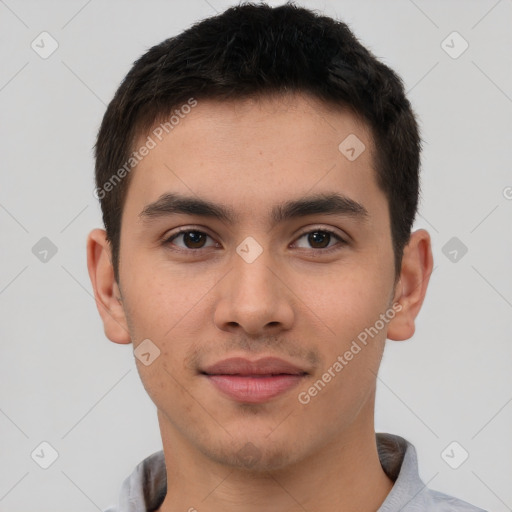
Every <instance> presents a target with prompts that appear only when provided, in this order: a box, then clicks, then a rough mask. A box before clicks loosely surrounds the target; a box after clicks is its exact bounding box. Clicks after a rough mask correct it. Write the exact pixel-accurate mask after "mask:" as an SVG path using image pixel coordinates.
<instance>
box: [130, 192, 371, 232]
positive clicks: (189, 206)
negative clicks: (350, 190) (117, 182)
mask: <svg viewBox="0 0 512 512" xmlns="http://www.w3.org/2000/svg"><path fill="white" fill-rule="evenodd" d="M173 214H185V215H196V216H199V217H206V218H215V219H218V220H220V221H223V222H226V223H228V224H233V223H234V222H236V220H237V219H238V218H239V216H238V215H237V214H236V213H235V212H234V210H233V209H232V208H230V207H227V206H225V205H220V204H215V203H213V202H211V201H207V200H205V199H200V198H197V197H191V196H184V195H181V194H177V193H166V194H163V195H161V196H160V197H159V198H158V199H157V200H156V201H155V202H153V203H150V204H148V205H146V206H145V207H144V209H143V210H142V211H141V212H140V214H139V217H140V218H141V219H142V220H143V221H144V222H150V221H152V220H154V219H159V218H162V217H167V216H170V215H173ZM308 215H345V216H348V217H353V218H356V219H358V220H362V221H363V220H366V219H367V218H368V217H369V213H368V210H367V209H366V208H365V207H364V206H363V205H362V204H361V203H358V202H357V201H354V200H353V199H350V198H349V197H346V196H343V195H340V194H337V193H332V194H316V195H312V196H306V197H301V198H299V199H296V200H290V201H286V202H283V203H280V204H277V205H274V207H273V208H272V210H271V213H270V221H271V223H272V224H273V225H276V224H279V223H282V222H285V221H287V220H291V219H294V218H300V217H306V216H308Z"/></svg>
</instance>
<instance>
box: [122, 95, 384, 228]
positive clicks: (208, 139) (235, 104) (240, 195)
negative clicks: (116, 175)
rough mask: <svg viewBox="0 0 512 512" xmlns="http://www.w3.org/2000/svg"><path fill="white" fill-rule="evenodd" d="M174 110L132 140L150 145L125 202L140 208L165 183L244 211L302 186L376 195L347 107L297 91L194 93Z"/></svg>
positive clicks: (363, 142)
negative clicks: (221, 97)
mask: <svg viewBox="0 0 512 512" xmlns="http://www.w3.org/2000/svg"><path fill="white" fill-rule="evenodd" d="M177 110H179V112H177V114H179V115H174V118H173V119H172V123H171V122H169V121H170V120H171V119H170V118H171V115H172V114H171V115H170V116H169V117H168V122H167V124H165V120H164V122H163V123H158V124H155V126H153V127H152V129H151V130H150V131H149V132H148V133H147V134H144V135H143V136H141V137H139V139H138V141H137V142H136V144H135V150H137V148H141V147H142V146H144V145H146V146H148V147H150V146H151V149H150V150H149V151H148V152H145V153H147V154H146V155H145V156H144V157H143V158H141V160H140V161H139V163H138V164H137V166H136V167H135V169H134V170H133V171H132V174H133V175H132V181H131V184H130V187H129V190H128V196H127V201H126V207H127V208H128V207H130V205H133V207H134V208H138V210H139V212H140V211H141V210H142V209H143V208H144V206H145V205H147V204H148V203H149V202H154V201H156V200H157V199H158V198H159V197H160V196H161V195H162V194H164V193H167V192H173V191H174V192H179V193H182V194H187V195H196V196H200V197H203V198H205V199H211V200H215V202H217V203H222V204H228V205H230V206H232V207H233V208H234V209H235V210H236V211H237V213H238V214H240V215H242V216H244V215H245V216H246V217H248V218H250V217H251V216H252V215H253V214H254V213H255V211H256V210H255V209H256V208H259V207H260V206H261V207H262V208H263V207H265V208H266V209H270V208H271V207H272V205H274V204H276V203H278V202H282V201H283V198H290V199H293V198H297V197H303V196H304V195H306V194H307V193H308V192H309V193H315V194H318V193H327V192H332V191H336V190H337V191H340V192H342V193H343V194H344V195H346V196H348V197H351V198H352V199H353V200H355V201H358V202H360V203H367V202H371V201H372V200H373V199H379V197H378V196H379V194H380V195H381V197H380V199H381V200H382V199H384V197H383V195H382V193H381V192H380V190H379V189H378V188H377V186H376V175H375V171H374V163H373V162H374V149H373V142H372V138H371V131H370V129H369V128H368V126H367V125H366V124H365V123H364V122H362V121H361V120H360V119H359V118H358V117H356V116H355V115H354V114H352V113H351V112H349V111H348V110H342V109H340V108H334V107H333V106H331V105H328V104H325V103H323V102H320V101H318V100H316V99H314V98H312V97H309V96H299V95H288V96H279V97H277V96H275V97H264V98H258V99H249V100H237V101H213V100H197V104H196V105H195V106H194V107H193V108H192V109H190V108H187V109H183V110H180V109H179V107H178V109H177ZM174 112H176V109H175V110H174ZM372 196H373V199H372ZM369 209H371V208H369ZM238 218H240V217H238Z"/></svg>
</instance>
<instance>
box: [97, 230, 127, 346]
mask: <svg viewBox="0 0 512 512" xmlns="http://www.w3.org/2000/svg"><path fill="white" fill-rule="evenodd" d="M87 269H88V271H89V278H90V279H91V284H92V287H93V290H94V298H95V299H96V307H97V308H98V312H99V314H100V316H101V319H102V321H103V328H104V331H105V335H106V336H107V338H108V339H109V340H110V341H113V342H114V343H123V344H126V343H131V339H130V334H129V330H128V325H127V321H126V315H125V312H124V308H123V304H122V298H121V293H120V290H119V287H118V285H117V283H116V281H115V278H114V268H113V266H112V261H111V251H110V243H109V241H108V240H107V237H106V232H105V230H104V229H94V230H93V231H91V232H90V233H89V236H88V237H87Z"/></svg>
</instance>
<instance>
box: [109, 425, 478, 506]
mask: <svg viewBox="0 0 512 512" xmlns="http://www.w3.org/2000/svg"><path fill="white" fill-rule="evenodd" d="M376 439H377V449H378V452H379V459H380V463H381V465H382V468H383V469H384V471H385V472H386V474H387V475H388V476H389V478H390V479H391V480H392V481H393V482H394V485H393V488H392V489H391V491H390V493H389V494H388V495H387V497H386V499H385V500H384V503H382V505H381V506H380V508H379V509H378V510H377V512H399V511H400V512H420V511H421V512H425V511H436V512H453V511H459V512H486V511H485V510H484V509H481V508H478V507H474V506H473V505H470V504H469V503H466V502H465V501H462V500H459V499H457V498H454V497H452V496H448V495H447V494H443V493H441V492H438V491H434V490H431V489H429V488H428V487H427V486H426V485H425V484H424V483H423V482H422V481H421V479H420V477H419V474H418V461H417V457H416V450H415V448H414V446H413V445H412V444H411V443H410V442H409V441H407V440H406V439H404V438H403V437H400V436H396V435H393V434H383V433H378V434H376ZM166 492H167V472H166V469H165V459H164V452H163V451H159V452H155V453H153V454H152V455H150V456H149V457H147V458H146V459H144V460H143V461H142V462H141V463H139V464H138V465H137V466H136V468H135V470H134V471H133V473H132V474H131V475H130V476H129V477H128V478H126V480H125V481H124V482H123V485H122V487H121V493H120V496H119V504H118V505H116V506H112V507H109V508H108V509H106V510H105V511H104V512H153V511H155V510H157V509H158V507H160V505H161V504H162V502H163V500H164V498H165V494H166Z"/></svg>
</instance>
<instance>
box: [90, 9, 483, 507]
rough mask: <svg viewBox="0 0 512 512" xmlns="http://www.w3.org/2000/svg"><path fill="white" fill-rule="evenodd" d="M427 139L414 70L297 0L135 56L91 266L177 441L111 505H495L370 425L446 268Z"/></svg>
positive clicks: (112, 113)
mask: <svg viewBox="0 0 512 512" xmlns="http://www.w3.org/2000/svg"><path fill="white" fill-rule="evenodd" d="M420 147H421V144H420V136H419V133H418V127H417V123H416V120H415V117H414V114H413V112H412V109H411V106H410V104H409V102H408V100H407V99H406V97H405V95H404V90H403V87H402V83H401V81H400V79H399V77H398V76H397V75H396V74H395V73H394V72H393V71H392V70H390V69H389V68H387V67H386V66H384V65H383V64H382V63H380V62H379V61H377V60H376V59H375V57H374V56H373V55H372V54H371V53H369V52H368V51H367V50H366V49H365V48H364V47H363V46H362V45H361V44H360V43H359V42H358V41H357V40H356V38H355V37H354V35H353V34H352V33H351V32H350V30H349V29H348V27H347V26H346V25H345V24H343V23H341V22H339V21H335V20H333V19H331V18H328V17H323V16H319V15H316V14H314V13H312V12H311V11H308V10H306V9H303V8H299V7H296V6H293V5H285V6H281V7H277V8H271V7H269V6H266V5H252V4H247V5H242V6H238V7H233V8H230V9H228V10H227V11H225V12H224V13H223V14H221V15H218V16H215V17H212V18H209V19H206V20H204V21H202V22H201V23H198V24H196V25H194V26H193V27H192V28H190V29H188V30H186V31H185V32H183V33H182V34H180V35H178V36H177V37H174V38H171V39H168V40H166V41H164V42H163V43H161V44H159V45H157V46H155V47H153V48H151V49H150V50H149V51H148V52H147V53H146V54H145V55H143V56H142V57H141V58H140V59H139V60H138V61H137V62H136V63H135V64H134V66H133V68H132V69H131V70H130V72H129V73H128V75H127V76H126V78H125V79H124V81H123V83H122V84H121V86H120V87H119V89H118V91H117V92H116V94H115V97H114V99H113V100H112V102H111V103H110V105H109V106H108V109H107V112H106V114H105V116H104V119H103V122H102V125H101V128H100V131H99V134H98V140H97V144H96V184H97V189H96V194H97V196H98V198H99V199H100V201H101V207H102V211H103V220H104V223H105V227H106V231H104V230H100V229H96V230H94V231H92V232H91V233H90V235H89V238H88V248H87V251H88V268H89V275H90V277H91V281H92V285H93V288H94V293H95V297H96V301H97V305H98V310H99V313H100V315H101V317H102V319H103V322H104V327H105V333H106V336H107V337H108V338H109V339H110V340H111V341H113V342H115V343H133V346H134V353H135V356H136V363H137V368H138V371H139V374H140V377H141V380H142V382H143V384H144V387H145V389H146V391H147V392H148V394H149V396H150V397H151V399H152V400H153V402H154V403H155V405H156V407H157V410H158V420H159V426H160V431H161V436H162V443H163V451H162V452H157V453H155V454H153V455H151V456H150V457H148V458H147V459H145V460H144V461H143V462H141V464H139V465H138V466H137V468H136V469H135V471H134V472H133V474H132V475H131V476H130V477H129V478H128V479H126V480H125V482H124V484H123V487H122V491H121V496H120V503H119V505H118V506H117V507H114V508H111V509H109V510H110V511H118V512H141V511H146V510H147V511H154V510H158V511H161V512H174V511H178V510H183V511H187V510H188V511H195V510H197V511H199V512H203V511H205V512H206V511H208V512H220V511H222V512H226V511H234V510H236V511H237V512H240V511H262V510H264V511H276V512H277V511H285V510H286V511H293V512H295V511H304V510H307V511H309V512H320V511H327V510H329V511H331V510H332V511H334V510H340V511H342V510H343V511H359V512H361V511H368V512H369V511H376V510H378V511H381V512H384V511H385V512H388V511H398V510H403V511H413V510H439V511H441V510H461V511H462V510H464V511H477V510H481V509H478V508H476V507H473V506H471V505H469V504H467V503H465V502H463V501H460V500H458V499H456V498H452V497H450V496H447V495H445V494H442V493H439V492H436V491H433V490H429V489H428V488H426V487H425V486H424V484H423V483H422V482H421V480H420V478H419V476H418V470H417V461H416V454H415V450H414V447H413V446H412V445H411V444H410V443H409V442H408V441H406V440H405V439H403V438H401V437H398V436H394V435H391V434H376V433H375V430H374V403H375V388H376V377H377V373H378V369H379V364H380V361H381V358H382V353H383V349H384V345H385V340H386V338H389V339H391V340H406V339H408V338H410V337H411V336H412V335H413V334H414V322H415V318H416V316H417V314H418V312H419V310H420V308H421V305H422V303H423V300H424V297H425V294H426V289H427V285H428V282H429V277H430V274H431V271H432V251H431V245H430V237H429V234H428V233H427V232H426V231H425V230H418V231H415V232H413V233H411V227H412V224H413V222H414V217H415V214H416V209H417V202H418V188H419V177H418V172H419V163H420V159H419V156H420ZM128 428H129V427H128Z"/></svg>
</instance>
